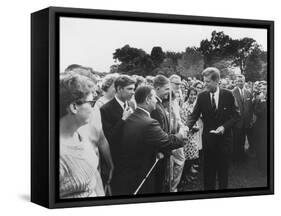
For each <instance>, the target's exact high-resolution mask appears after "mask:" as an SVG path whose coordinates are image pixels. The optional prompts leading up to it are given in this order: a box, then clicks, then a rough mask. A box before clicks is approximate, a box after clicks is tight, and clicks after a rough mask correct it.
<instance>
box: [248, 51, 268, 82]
mask: <svg viewBox="0 0 281 216" xmlns="http://www.w3.org/2000/svg"><path fill="white" fill-rule="evenodd" d="M262 70H263V62H262V51H261V50H260V49H259V48H258V47H255V48H254V49H253V50H252V51H251V53H250V54H249V56H248V57H247V59H246V63H245V71H244V75H245V78H246V80H249V81H257V80H260V79H261V78H262Z"/></svg>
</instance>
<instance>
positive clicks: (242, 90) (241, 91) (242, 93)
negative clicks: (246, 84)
mask: <svg viewBox="0 0 281 216" xmlns="http://www.w3.org/2000/svg"><path fill="white" fill-rule="evenodd" d="M238 89H239V93H240V95H241V98H242V99H244V95H245V90H244V88H242V89H241V88H239V87H238Z"/></svg>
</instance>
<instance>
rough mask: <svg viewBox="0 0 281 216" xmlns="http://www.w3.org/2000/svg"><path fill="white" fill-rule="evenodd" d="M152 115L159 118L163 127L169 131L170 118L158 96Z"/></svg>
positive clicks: (156, 118)
mask: <svg viewBox="0 0 281 216" xmlns="http://www.w3.org/2000/svg"><path fill="white" fill-rule="evenodd" d="M151 117H152V118H154V119H155V120H157V121H158V122H159V124H160V126H161V128H162V129H163V130H164V131H165V132H166V133H168V132H169V120H168V117H167V114H166V112H165V109H164V106H163V105H162V103H161V101H160V100H159V98H157V104H156V109H155V110H153V111H152V112H151Z"/></svg>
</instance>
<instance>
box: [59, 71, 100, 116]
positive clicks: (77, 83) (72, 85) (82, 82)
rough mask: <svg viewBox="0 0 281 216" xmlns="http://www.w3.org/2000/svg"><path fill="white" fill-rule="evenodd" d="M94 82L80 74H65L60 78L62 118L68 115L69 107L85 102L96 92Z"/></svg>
mask: <svg viewBox="0 0 281 216" xmlns="http://www.w3.org/2000/svg"><path fill="white" fill-rule="evenodd" d="M94 86H95V84H94V82H93V81H92V80H90V79H89V78H88V77H85V76H82V75H78V74H71V73H70V74H67V73H64V74H62V75H61V76H60V117H63V116H64V115H66V114H67V107H68V106H69V105H70V104H71V103H74V102H79V101H81V100H84V99H85V98H86V97H87V96H88V95H89V94H90V93H92V92H93V91H94Z"/></svg>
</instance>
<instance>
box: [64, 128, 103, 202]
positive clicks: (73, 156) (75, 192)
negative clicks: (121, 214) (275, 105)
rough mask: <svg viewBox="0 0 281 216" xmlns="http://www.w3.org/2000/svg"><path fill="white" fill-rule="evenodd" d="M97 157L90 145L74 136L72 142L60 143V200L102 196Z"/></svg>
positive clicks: (77, 135) (78, 136)
mask: <svg viewBox="0 0 281 216" xmlns="http://www.w3.org/2000/svg"><path fill="white" fill-rule="evenodd" d="M97 166H98V157H97V156H96V153H95V151H94V149H93V148H92V146H91V144H90V143H89V142H87V140H83V139H81V137H80V135H79V134H78V133H76V134H75V135H74V139H73V142H71V143H66V142H61V143H60V179H59V180H60V198H61V199H66V198H83V197H96V196H104V190H103V187H102V180H101V177H100V174H99V172H98V169H97Z"/></svg>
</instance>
